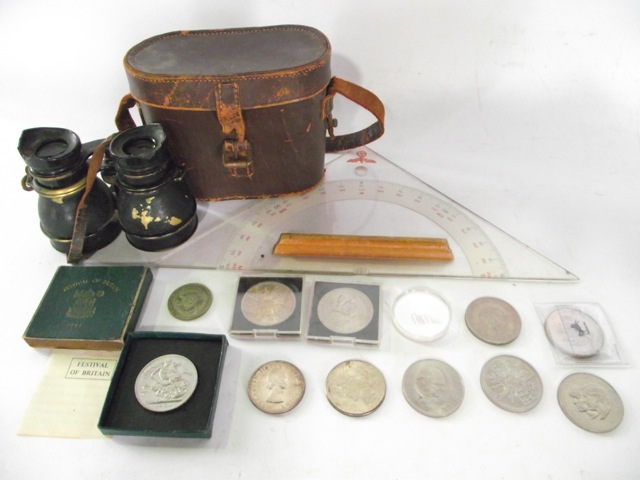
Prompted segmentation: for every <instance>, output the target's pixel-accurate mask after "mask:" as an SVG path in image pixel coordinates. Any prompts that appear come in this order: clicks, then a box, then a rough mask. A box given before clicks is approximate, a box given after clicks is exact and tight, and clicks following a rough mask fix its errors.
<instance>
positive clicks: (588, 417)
mask: <svg viewBox="0 0 640 480" xmlns="http://www.w3.org/2000/svg"><path fill="white" fill-rule="evenodd" d="M558 403H559V404H560V408H561V409H562V412H563V413H564V414H565V415H566V417H567V418H568V419H569V420H571V421H572V422H573V423H574V424H575V425H577V426H578V427H580V428H582V429H584V430H587V431H588V432H593V433H606V432H610V431H612V430H614V429H615V428H617V427H618V425H620V423H621V422H622V418H623V417H624V406H623V404H622V400H621V399H620V396H619V395H618V392H616V391H615V389H614V388H613V387H612V386H611V385H609V384H608V383H607V382H606V381H604V380H603V379H601V378H600V377H597V376H595V375H591V374H589V373H573V374H571V375H569V376H568V377H566V378H565V379H564V380H563V381H562V382H561V383H560V386H559V387H558Z"/></svg>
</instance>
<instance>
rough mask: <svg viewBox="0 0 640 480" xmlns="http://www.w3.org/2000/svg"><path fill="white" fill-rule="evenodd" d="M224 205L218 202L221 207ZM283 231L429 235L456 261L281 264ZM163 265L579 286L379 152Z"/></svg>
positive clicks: (261, 208)
mask: <svg viewBox="0 0 640 480" xmlns="http://www.w3.org/2000/svg"><path fill="white" fill-rule="evenodd" d="M217 205H218V206H219V205H220V204H217V203H211V204H209V205H208V207H207V208H208V209H213V210H215V208H216V206H217ZM281 233H311V234H314V233H318V234H340V235H360V236H362V235H365V236H369V235H370V236H394V237H420V238H423V237H429V238H445V239H447V240H448V242H449V244H450V246H451V249H452V251H453V254H454V260H453V261H451V262H432V261H426V262H425V261H422V262H421V261H404V260H401V261H398V260H353V259H328V258H322V259H313V258H293V257H279V256H275V255H273V254H272V250H273V247H274V245H275V244H276V242H277V241H278V238H279V236H280V234H281ZM153 263H155V264H156V265H158V266H167V267H194V268H216V269H231V270H246V271H272V272H300V273H304V272H310V273H311V272H315V273H335V274H371V275H398V276H404V275H419V276H427V277H453V278H502V279H521V280H565V281H567V280H568V281H571V280H574V281H575V280H577V277H576V276H575V275H573V274H572V273H571V272H569V271H568V270H566V269H564V268H562V267H560V266H559V265H557V264H555V263H553V262H552V261H550V260H548V259H547V258H545V257H543V256H542V255H540V254H538V253H537V252H535V251H534V250H533V249H531V248H530V247H528V246H527V245H524V244H523V243H521V242H519V241H518V240H516V239H515V238H513V237H512V236H510V235H508V234H507V233H505V232H503V231H502V230H500V229H499V228H497V227H495V226H494V225H492V224H491V223H489V222H487V221H486V220H484V219H482V218H480V217H479V216H477V215H475V214H474V213H473V212H471V211H470V210H468V209H467V208H465V207H463V206H462V205H460V204H458V203H457V202H455V201H454V200H452V199H451V198H449V197H447V196H446V195H444V194H442V193H441V192H439V191H437V190H436V189H434V188H433V187H431V186H429V185H427V184H426V183H424V182H422V181H421V180H420V179H418V178H417V177H415V176H413V175H412V174H410V173H408V172H407V171H405V170H403V169H402V168H400V167H398V166H397V165H395V164H393V163H392V162H390V161H389V160H387V159H385V158H384V157H382V156H380V155H378V154H376V153H375V152H373V151H372V150H371V149H369V148H366V147H362V148H358V149H355V150H352V151H349V152H347V153H345V154H343V155H341V156H340V157H338V158H336V159H334V160H332V161H331V162H328V163H327V165H326V173H325V177H324V179H323V180H322V182H321V183H320V184H319V185H318V186H317V187H315V188H314V189H312V190H310V191H309V192H306V193H304V194H301V195H292V196H286V197H279V198H270V199H265V200H255V201H252V202H248V206H247V208H246V209H244V210H243V211H242V212H241V213H239V214H236V215H235V216H233V217H232V218H230V219H228V220H224V221H221V222H220V223H218V224H216V225H214V226H212V227H209V228H204V227H203V228H201V227H199V229H198V231H197V232H196V235H195V236H194V237H193V238H192V239H190V240H189V241H188V242H186V243H185V244H184V245H182V246H180V247H178V248H176V249H174V250H171V251H168V252H165V254H164V255H162V256H158V257H156V258H155V259H154V262H153Z"/></svg>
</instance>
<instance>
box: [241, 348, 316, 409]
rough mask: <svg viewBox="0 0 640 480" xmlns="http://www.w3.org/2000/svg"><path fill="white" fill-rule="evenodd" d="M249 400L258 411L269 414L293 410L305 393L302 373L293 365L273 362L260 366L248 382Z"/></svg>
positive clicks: (277, 361)
mask: <svg viewBox="0 0 640 480" xmlns="http://www.w3.org/2000/svg"><path fill="white" fill-rule="evenodd" d="M247 392H248V394H249V399H250V400H251V403H253V404H254V405H255V407H256V408H257V409H258V410H261V411H263V412H265V413H270V414H279V413H285V412H288V411H290V410H292V409H293V408H295V407H296V406H297V405H298V404H299V403H300V401H301V400H302V397H303V396H304V392H305V381H304V376H303V375H302V372H301V371H300V370H298V368H297V367H296V366H295V365H292V364H291V363H289V362H285V361H282V360H274V361H272V362H268V363H265V364H264V365H262V366H260V367H259V368H258V369H257V370H256V371H255V372H253V375H251V379H250V380H249V386H248V388H247Z"/></svg>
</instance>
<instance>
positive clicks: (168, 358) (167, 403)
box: [134, 354, 198, 412]
mask: <svg viewBox="0 0 640 480" xmlns="http://www.w3.org/2000/svg"><path fill="white" fill-rule="evenodd" d="M197 385H198V371H197V370H196V367H195V365H194V364H193V362H192V361H191V360H189V359H188V358H186V357H183V356H182V355H173V354H172V355H162V356H161V357H158V358H156V359H154V360H152V361H151V362H149V363H148V364H147V365H146V366H145V367H144V368H143V369H142V370H140V373H139V374H138V376H137V378H136V382H135V385H134V391H135V395H136V399H137V400H138V402H140V405H142V406H143V407H144V408H146V409H147V410H151V411H152V412H168V411H170V410H175V409H176V408H178V407H180V406H182V405H184V404H185V403H186V402H187V400H189V398H191V396H192V395H193V392H195V390H196V386H197Z"/></svg>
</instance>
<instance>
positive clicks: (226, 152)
mask: <svg viewBox="0 0 640 480" xmlns="http://www.w3.org/2000/svg"><path fill="white" fill-rule="evenodd" d="M222 164H223V165H224V166H225V167H226V168H227V169H229V170H230V171H231V175H232V176H234V177H248V178H251V176H252V175H253V154H252V149H251V144H250V143H249V142H248V141H247V140H225V141H224V144H223V146H222Z"/></svg>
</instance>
